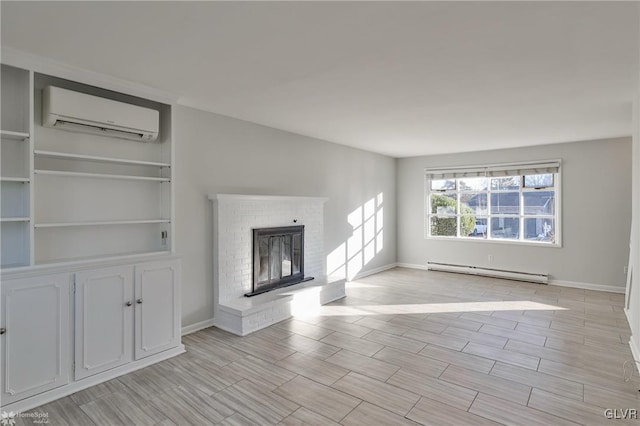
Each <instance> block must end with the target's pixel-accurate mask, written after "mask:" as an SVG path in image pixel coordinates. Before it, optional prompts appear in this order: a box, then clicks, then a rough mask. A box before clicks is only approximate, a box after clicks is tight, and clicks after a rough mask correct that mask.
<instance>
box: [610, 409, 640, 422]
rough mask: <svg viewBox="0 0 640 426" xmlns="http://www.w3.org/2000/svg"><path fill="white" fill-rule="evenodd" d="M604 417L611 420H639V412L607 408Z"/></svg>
mask: <svg viewBox="0 0 640 426" xmlns="http://www.w3.org/2000/svg"><path fill="white" fill-rule="evenodd" d="M604 416H605V417H606V418H608V419H609V420H614V419H615V420H620V419H626V420H629V419H637V418H638V410H637V409H635V408H607V409H606V410H604Z"/></svg>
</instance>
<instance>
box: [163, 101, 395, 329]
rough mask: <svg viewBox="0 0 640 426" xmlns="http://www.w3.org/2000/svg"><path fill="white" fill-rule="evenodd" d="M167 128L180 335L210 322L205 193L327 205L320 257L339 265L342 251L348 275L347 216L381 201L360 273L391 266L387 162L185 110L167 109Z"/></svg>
mask: <svg viewBox="0 0 640 426" xmlns="http://www.w3.org/2000/svg"><path fill="white" fill-rule="evenodd" d="M174 126H175V141H176V147H175V148H176V170H175V176H176V197H175V198H176V200H175V202H176V248H177V252H178V253H179V254H180V255H181V256H182V259H183V260H182V262H183V263H182V325H183V327H184V326H187V325H191V324H194V323H197V322H200V321H205V320H208V319H211V318H212V316H213V287H212V281H213V266H212V261H213V242H212V205H211V202H210V201H209V200H208V199H207V195H208V194H211V193H227V194H233V193H238V194H257V195H300V196H321V197H328V198H329V201H328V202H327V203H326V204H325V217H324V229H325V241H324V248H325V252H326V254H327V255H328V254H332V259H333V260H334V263H335V258H336V257H338V258H343V260H342V262H343V263H344V262H345V261H346V260H347V259H346V256H347V255H346V254H343V250H342V248H345V247H349V248H350V250H349V254H350V255H351V256H349V258H350V259H351V267H349V266H347V269H350V270H348V271H347V272H348V273H349V274H353V273H355V272H356V271H357V270H358V269H359V267H358V266H357V264H358V263H359V262H357V261H356V262H354V260H353V259H363V258H364V254H363V252H362V250H358V243H357V240H358V239H359V235H360V234H359V233H360V232H361V231H362V229H361V228H359V227H358V226H357V225H356V226H355V229H354V225H352V223H355V222H354V221H353V216H354V215H353V214H352V213H353V212H354V211H356V212H359V210H358V209H359V208H361V207H362V206H363V205H371V200H374V199H377V196H378V194H380V193H382V194H383V196H382V197H381V200H383V201H382V203H381V204H380V203H378V205H377V206H376V209H377V210H379V209H383V212H384V214H383V216H384V221H383V223H384V227H383V247H382V248H380V251H379V252H378V253H376V255H375V257H374V258H373V259H371V260H370V261H369V263H367V264H366V265H364V267H363V269H362V271H365V270H371V269H374V268H379V267H382V266H385V265H388V264H392V263H394V262H395V260H396V235H395V223H396V219H395V204H396V200H395V177H396V170H395V167H396V165H395V164H396V163H395V160H394V159H392V158H389V157H385V156H382V155H378V154H372V153H368V152H365V151H360V150H356V149H352V148H347V147H344V146H341V145H336V144H333V143H329V142H324V141H320V140H317V139H312V138H308V137H304V136H300V135H295V134H292V133H287V132H284V131H280V130H276V129H272V128H268V127H264V126H260V125H257V124H253V123H249V122H245V121H241V120H235V119H232V118H228V117H223V116H219V115H215V114H211V113H207V112H203V111H199V110H195V109H190V108H185V107H177V108H176V109H175V121H174ZM349 215H351V222H350V221H349V220H348V216H349ZM354 232H355V234H356V235H355V236H354ZM346 251H347V250H344V253H346ZM362 263H364V260H363V262H362ZM330 272H331V271H330Z"/></svg>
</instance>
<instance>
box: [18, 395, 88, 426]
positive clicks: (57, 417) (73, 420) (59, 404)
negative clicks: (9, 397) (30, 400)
mask: <svg viewBox="0 0 640 426" xmlns="http://www.w3.org/2000/svg"><path fill="white" fill-rule="evenodd" d="M30 411H35V412H40V413H42V415H46V417H41V418H42V419H46V420H47V421H48V424H51V425H61V426H75V425H78V424H82V425H95V424H97V423H95V422H94V421H93V419H92V418H91V417H89V416H88V415H87V414H86V412H85V411H84V410H82V408H81V407H80V406H78V405H77V404H75V403H74V402H73V400H71V398H62V399H59V400H57V401H53V402H50V403H48V404H45V405H42V406H40V407H38V408H36V409H35V410H30ZM19 420H29V421H28V422H27V421H24V423H27V424H43V423H35V421H34V420H32V419H19ZM36 420H37V418H36Z"/></svg>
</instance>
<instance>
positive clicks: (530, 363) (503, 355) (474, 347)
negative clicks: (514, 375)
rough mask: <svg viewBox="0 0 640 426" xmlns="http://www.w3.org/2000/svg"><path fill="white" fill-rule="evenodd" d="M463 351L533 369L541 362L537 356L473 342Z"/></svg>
mask: <svg viewBox="0 0 640 426" xmlns="http://www.w3.org/2000/svg"><path fill="white" fill-rule="evenodd" d="M462 352H464V353H469V354H473V355H477V356H481V357H484V358H487V359H493V360H496V361H501V362H504V363H507V364H513V365H517V366H519V367H524V368H529V369H531V370H537V369H538V364H539V362H540V358H538V357H535V356H530V355H525V354H522V353H519V352H512V351H509V350H506V349H500V348H494V347H493V346H486V345H481V344H479V343H473V342H470V343H469V344H468V345H467V346H465V348H464V349H463V350H462Z"/></svg>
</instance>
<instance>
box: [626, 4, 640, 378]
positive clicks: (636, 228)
mask: <svg viewBox="0 0 640 426" xmlns="http://www.w3.org/2000/svg"><path fill="white" fill-rule="evenodd" d="M638 15H639V16H640V7H639V8H638ZM638 38H639V39H640V34H638ZM638 53H639V55H638V59H640V52H638ZM639 62H640V61H639ZM636 65H639V66H638V68H637V69H636V71H637V85H636V92H635V94H634V98H633V156H632V160H633V188H632V191H633V193H632V198H633V229H632V231H631V242H632V245H633V246H632V248H631V253H632V258H631V268H632V270H633V274H632V281H633V282H632V285H631V291H629V292H628V294H627V301H628V303H629V309H628V310H627V318H628V320H629V325H630V327H631V342H630V345H631V350H632V351H633V355H634V358H635V359H636V361H637V362H638V363H640V63H637V64H636ZM637 367H638V370H640V364H638V365H637Z"/></svg>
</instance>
